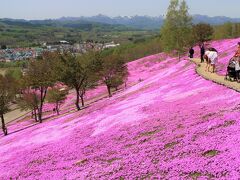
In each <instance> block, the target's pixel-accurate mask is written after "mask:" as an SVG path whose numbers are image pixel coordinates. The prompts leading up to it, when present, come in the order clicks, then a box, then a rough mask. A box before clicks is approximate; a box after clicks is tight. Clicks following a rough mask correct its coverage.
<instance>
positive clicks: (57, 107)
mask: <svg viewBox="0 0 240 180" xmlns="http://www.w3.org/2000/svg"><path fill="white" fill-rule="evenodd" d="M56 111H57V115H59V104H58V102H57V103H56Z"/></svg>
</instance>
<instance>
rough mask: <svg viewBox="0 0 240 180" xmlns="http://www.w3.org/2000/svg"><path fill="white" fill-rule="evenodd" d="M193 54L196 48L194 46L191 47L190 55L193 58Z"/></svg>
mask: <svg viewBox="0 0 240 180" xmlns="http://www.w3.org/2000/svg"><path fill="white" fill-rule="evenodd" d="M193 55H194V49H193V47H191V48H190V49H189V57H190V58H191V59H192V58H193Z"/></svg>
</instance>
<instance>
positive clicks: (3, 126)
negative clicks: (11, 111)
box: [1, 114, 8, 136]
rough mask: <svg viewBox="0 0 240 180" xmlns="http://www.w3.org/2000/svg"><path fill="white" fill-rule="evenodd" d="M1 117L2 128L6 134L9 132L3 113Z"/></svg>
mask: <svg viewBox="0 0 240 180" xmlns="http://www.w3.org/2000/svg"><path fill="white" fill-rule="evenodd" d="M1 119H2V130H3V133H4V135H5V136H6V135H8V132H7V127H6V125H5V121H4V117H3V114H2V115H1Z"/></svg>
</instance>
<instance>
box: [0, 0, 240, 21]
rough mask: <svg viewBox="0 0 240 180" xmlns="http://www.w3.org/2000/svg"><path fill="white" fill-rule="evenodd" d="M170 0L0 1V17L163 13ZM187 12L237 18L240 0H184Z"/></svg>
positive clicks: (40, 17)
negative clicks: (187, 7) (187, 8)
mask: <svg viewBox="0 0 240 180" xmlns="http://www.w3.org/2000/svg"><path fill="white" fill-rule="evenodd" d="M169 1H170V0H0V18H18V19H46V18H59V17H63V16H72V17H79V16H92V15H97V14H104V15H108V16H118V15H121V16H124V15H126V16H133V15H150V16H159V15H164V14H165V13H166V10H167V7H168V5H169ZM187 3H188V6H189V8H190V9H189V11H190V13H191V14H202V15H209V16H229V17H239V18H240V0H187Z"/></svg>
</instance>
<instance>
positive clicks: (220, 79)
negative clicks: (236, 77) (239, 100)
mask: <svg viewBox="0 0 240 180" xmlns="http://www.w3.org/2000/svg"><path fill="white" fill-rule="evenodd" d="M191 61H192V62H194V63H195V64H196V65H197V68H196V72H197V73H198V74H199V75H200V76H202V77H203V78H204V79H206V80H210V81H212V82H214V83H217V84H220V85H223V86H226V87H228V88H230V89H233V90H235V91H237V92H240V83H237V82H235V81H234V82H232V81H228V80H225V76H220V75H218V74H216V73H211V72H207V71H205V69H206V66H207V64H206V63H200V61H201V60H200V59H192V60H191Z"/></svg>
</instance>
